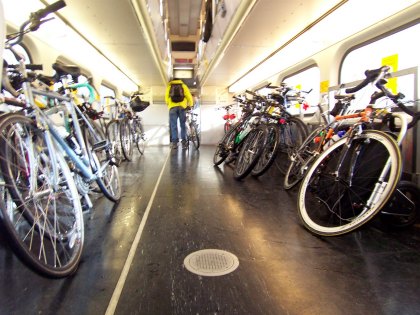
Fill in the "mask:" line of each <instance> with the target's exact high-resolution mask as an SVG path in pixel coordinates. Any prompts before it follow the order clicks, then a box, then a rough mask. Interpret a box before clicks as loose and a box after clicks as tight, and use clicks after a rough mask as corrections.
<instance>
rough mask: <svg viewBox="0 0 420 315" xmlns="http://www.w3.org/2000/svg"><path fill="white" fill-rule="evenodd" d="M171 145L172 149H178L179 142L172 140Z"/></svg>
mask: <svg viewBox="0 0 420 315" xmlns="http://www.w3.org/2000/svg"><path fill="white" fill-rule="evenodd" d="M170 147H171V149H172V150H176V149H178V143H177V142H171V145H170Z"/></svg>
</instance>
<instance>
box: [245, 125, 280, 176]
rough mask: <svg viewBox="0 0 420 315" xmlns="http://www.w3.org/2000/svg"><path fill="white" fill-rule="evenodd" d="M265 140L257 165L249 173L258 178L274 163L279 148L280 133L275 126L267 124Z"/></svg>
mask: <svg viewBox="0 0 420 315" xmlns="http://www.w3.org/2000/svg"><path fill="white" fill-rule="evenodd" d="M266 137H267V139H266V140H264V142H265V143H266V145H265V146H264V149H263V152H262V153H261V156H260V157H259V159H258V161H257V164H256V165H255V166H254V168H253V169H252V171H251V175H253V176H255V177H258V176H261V175H262V174H264V173H265V172H266V171H267V170H268V169H269V168H270V167H271V165H272V164H273V163H274V160H275V159H276V157H277V150H278V147H279V138H280V132H279V128H278V126H277V124H269V125H268V126H267V134H266Z"/></svg>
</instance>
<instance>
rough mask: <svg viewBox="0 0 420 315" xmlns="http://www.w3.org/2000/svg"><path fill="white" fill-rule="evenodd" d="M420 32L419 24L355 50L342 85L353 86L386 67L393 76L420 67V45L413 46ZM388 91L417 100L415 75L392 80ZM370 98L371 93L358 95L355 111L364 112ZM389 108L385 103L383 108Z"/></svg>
mask: <svg viewBox="0 0 420 315" xmlns="http://www.w3.org/2000/svg"><path fill="white" fill-rule="evenodd" d="M419 32H420V24H416V25H414V26H411V27H408V28H405V29H403V30H400V31H398V32H395V33H393V34H391V35H389V36H386V37H382V38H379V39H377V40H375V41H373V42H372V41H371V42H369V43H366V44H365V45H362V46H358V47H355V48H353V49H352V50H350V52H349V53H348V54H347V55H346V57H345V58H344V60H343V62H342V66H341V71H340V82H341V83H350V82H353V81H357V80H362V79H363V78H364V72H365V70H367V69H374V68H379V67H380V66H382V65H388V66H390V67H391V68H392V72H396V71H400V70H407V69H410V68H413V67H418V66H419V58H418V56H419V55H420V48H419V47H418V45H413V38H417V37H418V34H419ZM409 72H412V71H409ZM388 87H389V88H390V89H391V90H392V91H393V92H394V93H397V92H401V91H403V93H404V95H405V96H406V99H413V98H414V94H415V88H416V87H415V75H414V74H410V73H404V74H399V75H398V78H395V79H389V86H388ZM369 97H370V93H363V92H361V93H357V94H356V100H355V102H354V104H353V109H361V108H364V107H365V104H366V103H367V102H368V101H369ZM385 105H386V104H385V103H383V106H385Z"/></svg>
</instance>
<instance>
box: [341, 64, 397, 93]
mask: <svg viewBox="0 0 420 315" xmlns="http://www.w3.org/2000/svg"><path fill="white" fill-rule="evenodd" d="M389 70H390V67H389V66H382V67H380V68H378V69H374V70H366V71H365V76H366V78H365V79H364V80H363V81H362V82H360V83H359V84H358V85H356V86H355V87H352V88H347V89H346V90H345V92H346V93H356V92H357V91H359V90H361V89H363V88H364V87H365V86H366V85H368V84H369V83H371V82H374V81H377V80H379V79H381V78H382V77H383V76H384V75H385V74H386V73H387V72H388V71H389Z"/></svg>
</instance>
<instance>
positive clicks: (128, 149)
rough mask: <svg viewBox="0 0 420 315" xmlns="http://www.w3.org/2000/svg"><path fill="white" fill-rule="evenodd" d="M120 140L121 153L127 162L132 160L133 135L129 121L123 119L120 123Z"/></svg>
mask: <svg viewBox="0 0 420 315" xmlns="http://www.w3.org/2000/svg"><path fill="white" fill-rule="evenodd" d="M120 138H121V149H122V153H123V155H124V157H125V159H126V160H127V161H131V160H132V159H133V135H132V133H131V126H130V120H129V119H127V118H125V119H123V120H122V121H121V122H120Z"/></svg>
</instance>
